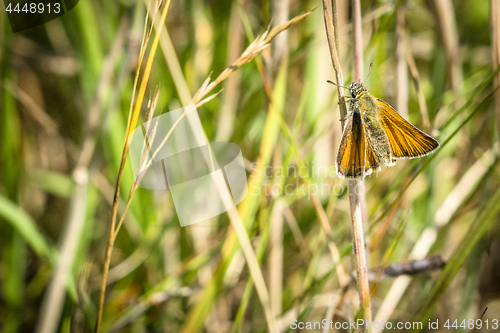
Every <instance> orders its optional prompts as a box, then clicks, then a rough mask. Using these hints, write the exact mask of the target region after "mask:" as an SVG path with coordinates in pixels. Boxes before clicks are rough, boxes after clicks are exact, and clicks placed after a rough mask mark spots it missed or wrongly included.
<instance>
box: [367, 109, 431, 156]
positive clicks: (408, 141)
mask: <svg viewBox="0 0 500 333" xmlns="http://www.w3.org/2000/svg"><path fill="white" fill-rule="evenodd" d="M375 105H376V107H377V116H378V119H379V121H380V123H381V125H382V128H383V129H384V131H385V134H387V138H388V139H389V143H390V145H391V152H392V157H393V158H397V159H401V158H416V157H421V156H425V155H429V154H430V153H432V152H433V151H434V150H436V149H437V148H438V147H439V142H437V141H436V140H435V139H434V138H433V137H431V136H430V135H427V134H425V133H424V132H422V131H421V130H419V129H418V128H416V127H415V126H413V125H412V124H410V123H409V122H408V121H406V119H404V118H403V117H401V116H400V115H399V113H398V112H397V111H396V110H394V109H393V108H392V106H390V105H389V104H387V103H386V102H384V101H383V100H381V99H375Z"/></svg>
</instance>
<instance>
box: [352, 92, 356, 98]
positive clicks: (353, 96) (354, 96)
mask: <svg viewBox="0 0 500 333" xmlns="http://www.w3.org/2000/svg"><path fill="white" fill-rule="evenodd" d="M356 95H357V94H356V91H354V90H351V96H352V98H356Z"/></svg>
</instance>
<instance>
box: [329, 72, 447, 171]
mask: <svg viewBox="0 0 500 333" xmlns="http://www.w3.org/2000/svg"><path fill="white" fill-rule="evenodd" d="M328 82H330V83H333V82H331V81H328ZM348 89H349V90H350V92H351V97H352V98H350V99H349V113H348V114H347V120H346V122H345V125H344V132H343V133H342V140H341V141H340V147H339V151H338V153H337V161H336V167H337V175H338V176H339V177H341V178H361V179H362V178H364V177H365V176H367V175H369V174H371V173H372V171H373V170H380V166H381V165H385V166H393V165H395V164H396V160H398V159H403V158H416V157H421V156H425V155H429V154H430V153H432V152H433V151H434V150H436V149H437V148H438V147H439V142H437V141H436V140H435V139H434V138H433V137H431V136H430V135H427V134H425V133H424V132H422V131H421V130H419V129H418V128H416V127H415V126H413V125H412V124H410V123H409V122H408V121H406V120H405V119H404V118H403V117H401V116H400V115H399V113H398V112H397V111H396V110H394V108H393V107H392V106H390V105H389V104H387V103H386V102H384V101H383V100H381V99H378V98H375V97H374V96H372V95H371V94H370V93H369V92H368V91H367V90H366V89H365V87H364V86H363V84H361V83H359V82H353V83H352V84H351V86H350V87H349V88H348Z"/></svg>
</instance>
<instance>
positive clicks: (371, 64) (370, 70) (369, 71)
mask: <svg viewBox="0 0 500 333" xmlns="http://www.w3.org/2000/svg"><path fill="white" fill-rule="evenodd" d="M372 67H373V62H372V63H370V69H369V70H368V75H366V79H365V82H363V85H365V83H366V81H368V76H370V73H371V72H372Z"/></svg>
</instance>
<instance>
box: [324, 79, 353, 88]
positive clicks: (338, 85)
mask: <svg viewBox="0 0 500 333" xmlns="http://www.w3.org/2000/svg"><path fill="white" fill-rule="evenodd" d="M326 82H328V83H331V84H333V85H334V86H337V87H341V88H344V89H349V88H347V87H344V86H341V85H340V84H336V83H335V82H333V81H330V80H326Z"/></svg>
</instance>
